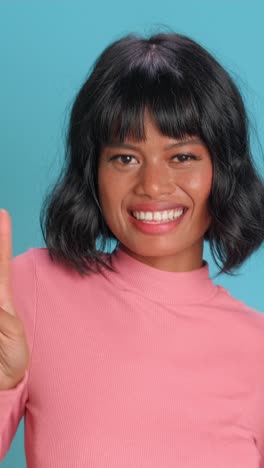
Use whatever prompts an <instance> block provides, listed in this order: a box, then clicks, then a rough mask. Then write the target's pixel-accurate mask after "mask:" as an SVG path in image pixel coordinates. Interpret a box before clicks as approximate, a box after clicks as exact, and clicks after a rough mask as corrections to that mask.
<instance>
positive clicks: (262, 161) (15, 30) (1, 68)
mask: <svg viewBox="0 0 264 468" xmlns="http://www.w3.org/2000/svg"><path fill="white" fill-rule="evenodd" d="M263 5H264V4H263V2H262V1H261V0H260V1H242V0H233V1H232V0H229V1H224V0H221V1H205V0H200V1H185V2H183V1H182V0H181V1H176V0H163V1H162V2H157V3H156V4H155V3H154V2H153V1H150V0H145V1H142V0H133V1H132V2H128V1H118V0H112V1H111V2H105V3H103V2H93V3H89V2H88V1H86V2H84V1H78V0H72V1H71V2H68V1H52V2H51V1H47V0H45V1H38V0H34V1H31V2H29V1H23V0H21V1H12V0H9V1H2V2H1V4H0V83H1V86H0V160H1V166H0V171H1V172H0V207H1V208H5V209H7V210H8V211H9V213H10V214H11V217H12V225H13V255H14V256H15V255H18V254H19V253H22V252H24V251H25V250H27V249H28V248H30V247H39V246H44V243H43V240H42V236H41V231H40V225H39V212H40V206H41V202H42V200H43V197H44V195H45V193H46V191H47V190H48V187H49V185H50V184H51V183H52V182H53V181H54V180H55V179H56V176H57V174H58V171H59V168H60V167H61V164H62V161H63V148H64V146H63V145H64V136H65V131H66V125H67V119H68V115H69V109H70V106H71V104H72V102H73V99H74V96H75V93H76V92H77V91H78V89H79V87H80V86H81V84H82V82H83V81H84V79H85V78H86V77H87V74H88V72H89V69H90V66H91V65H92V63H93V61H94V60H95V59H96V57H97V56H98V55H99V54H100V53H101V52H102V50H103V49H104V48H105V47H106V46H107V45H108V44H109V43H110V42H112V41H113V40H116V39H118V38H120V37H121V35H125V34H127V33H130V32H136V33H142V34H150V33H155V32H159V31H163V32H171V31H172V30H174V31H176V32H179V33H183V34H186V35H189V36H191V37H192V38H193V39H195V40H197V41H199V42H200V43H201V44H202V45H203V46H205V47H206V48H207V49H208V50H209V51H210V52H211V53H213V54H214V55H215V56H216V58H217V59H218V60H220V62H221V63H222V64H223V65H224V66H225V67H226V68H227V69H228V71H229V72H230V73H231V75H232V76H233V78H234V79H235V81H236V83H237V85H238V86H239V89H240V91H241V92H242V95H243V96H244V99H245V102H246V105H247V108H248V112H249V117H250V120H251V123H252V145H253V149H254V157H255V159H256V161H257V164H258V167H259V170H260V172H261V173H262V174H263V171H264V158H263V155H262V153H261V145H262V146H264V145H263V143H264V142H263V139H264V138H263V127H264V91H263V83H264V64H263V45H264V28H263V14H264V6H263ZM255 130H256V131H257V133H258V135H259V139H257V137H256V131H255ZM204 258H206V259H207V260H208V262H209V266H210V273H211V275H213V274H214V273H216V272H217V268H216V266H215V264H214V263H213V259H212V257H211V255H210V252H209V248H208V246H207V245H205V251H204ZM263 261H264V251H263V248H262V249H260V250H259V251H257V252H256V253H255V254H254V255H253V256H252V257H251V258H250V259H249V260H248V261H247V262H246V263H245V264H244V265H243V267H242V268H241V269H240V270H239V272H238V273H239V276H237V277H234V278H232V277H228V276H226V275H224V276H223V275H222V276H220V277H219V278H217V280H216V281H215V282H216V283H217V284H221V285H223V286H225V287H226V288H227V289H229V291H230V292H231V293H232V294H233V295H234V296H235V297H237V298H239V299H240V300H242V301H244V302H245V303H247V304H248V305H250V306H252V307H254V308H256V309H258V310H260V311H261V312H264V296H263V286H262V284H263V279H262V278H263ZM0 417H1V415H0ZM25 466H26V465H25V456H24V440H23V420H22V421H21V423H20V425H19V428H18V431H17V434H16V436H15V438H14V440H13V442H12V445H11V448H10V450H9V452H8V454H7V455H6V457H5V460H4V461H3V462H2V463H1V467H3V468H7V467H10V468H11V467H12V468H14V467H19V468H24V467H25ZM36 468H37V467H36Z"/></svg>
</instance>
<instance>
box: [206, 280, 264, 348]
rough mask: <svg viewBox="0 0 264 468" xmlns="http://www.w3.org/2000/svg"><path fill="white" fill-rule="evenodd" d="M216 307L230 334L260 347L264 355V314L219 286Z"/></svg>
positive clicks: (215, 301) (215, 300)
mask: <svg viewBox="0 0 264 468" xmlns="http://www.w3.org/2000/svg"><path fill="white" fill-rule="evenodd" d="M214 307H216V308H217V309H218V311H219V313H218V317H220V320H221V317H222V321H223V323H226V326H227V327H228V330H229V332H233V334H234V337H235V336H237V338H239V337H241V338H243V339H245V341H246V342H251V343H252V344H253V345H254V344H255V345H256V346H257V347H259V346H260V347H261V348H262V352H263V353H264V313H263V312H261V311H260V310H257V309H255V308H254V307H252V306H250V305H249V304H246V303H245V302H243V301H242V300H240V299H239V298H237V297H234V296H233V295H232V294H231V293H230V292H229V291H228V290H227V289H226V288H224V287H223V286H218V294H217V295H216V297H215V299H214ZM242 341H243V340H242ZM241 344H242V343H241ZM263 355H264V354H263Z"/></svg>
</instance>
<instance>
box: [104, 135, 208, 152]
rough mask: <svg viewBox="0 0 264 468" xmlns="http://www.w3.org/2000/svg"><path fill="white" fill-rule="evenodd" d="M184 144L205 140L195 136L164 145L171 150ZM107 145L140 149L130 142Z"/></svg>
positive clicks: (200, 142) (198, 143)
mask: <svg viewBox="0 0 264 468" xmlns="http://www.w3.org/2000/svg"><path fill="white" fill-rule="evenodd" d="M184 145H203V142H202V140H201V139H200V138H194V139H192V140H190V139H188V140H181V141H179V142H177V143H172V144H171V145H167V146H164V148H163V149H164V150H169V149H171V148H175V147H178V146H184ZM106 146H108V147H109V148H126V149H132V150H138V147H137V146H134V145H130V144H128V143H108V144H107V145H106Z"/></svg>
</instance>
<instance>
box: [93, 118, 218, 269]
mask: <svg viewBox="0 0 264 468" xmlns="http://www.w3.org/2000/svg"><path fill="white" fill-rule="evenodd" d="M145 132H146V141H140V142H139V141H135V140H132V139H130V138H129V139H126V140H125V142H124V144H123V145H122V144H116V145H109V146H105V147H104V148H103V149H102V151H101V154H100V157H99V166H98V184H99V200H100V204H101V207H102V211H103V216H104V219H105V222H106V223H107V225H108V227H109V228H110V230H111V231H112V233H113V234H114V235H115V237H116V238H117V239H118V240H119V241H120V243H121V247H122V248H123V249H124V250H126V252H127V253H128V254H130V255H131V256H132V257H135V258H136V259H138V260H139V261H141V262H143V263H146V264H149V265H151V266H153V267H156V268H158V269H161V270H166V271H191V270H193V269H197V268H200V267H201V266H202V259H203V236H204V234H205V232H206V231H207V229H208V227H209V225H210V221H211V220H210V216H209V213H208V209H207V204H208V197H209V194H210V190H211V185H212V175H213V174H212V172H213V171H212V162H211V157H210V154H209V151H208V149H207V148H206V146H205V145H204V144H203V143H202V141H200V140H199V139H198V138H196V137H187V141H183V140H175V139H174V138H169V137H167V136H164V135H162V134H161V133H160V132H159V130H158V129H157V127H156V126H155V124H154V123H153V122H152V120H151V118H150V116H149V114H148V113H146V114H145ZM187 154H188V155H189V156H188V155H187ZM182 209H184V211H183V214H181V213H182ZM175 210H176V211H175ZM132 211H133V213H134V214H135V215H137V216H139V217H141V218H142V216H143V215H146V213H147V212H149V215H147V219H139V220H137V219H135V218H134V217H133V215H132V214H131V213H132ZM168 211H169V212H170V214H171V215H173V216H174V217H175V218H176V219H174V220H171V219H163V216H165V215H166V214H168ZM135 212H136V213H135ZM153 212H154V213H155V217H154V219H153V218H152V220H150V219H148V218H150V217H151V215H152V214H153ZM163 213H164V214H163ZM160 218H161V219H160Z"/></svg>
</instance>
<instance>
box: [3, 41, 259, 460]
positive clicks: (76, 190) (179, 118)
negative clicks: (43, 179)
mask: <svg viewBox="0 0 264 468" xmlns="http://www.w3.org/2000/svg"><path fill="white" fill-rule="evenodd" d="M66 156H67V158H66V165H65V167H64V168H63V171H62V173H61V176H60V178H59V180H58V181H57V183H56V185H55V187H54V189H53V190H52V192H51V193H50V195H49V196H48V197H47V199H46V200H45V202H44V205H43V209H42V213H41V227H42V232H43V235H44V239H45V242H46V245H47V248H37V249H35V248H34V249H29V250H28V251H27V252H25V253H23V254H21V255H19V256H17V257H16V258H14V259H13V260H12V261H11V262H10V257H11V240H10V239H11V227H10V218H9V216H8V214H7V213H4V215H3V220H2V221H1V233H2V234H1V238H2V241H1V242H2V245H1V255H2V264H1V307H2V308H1V315H0V329H1V330H2V333H1V342H0V343H1V347H0V349H1V353H0V363H1V367H0V372H1V374H0V375H1V380H0V385H1V388H2V391H1V393H0V414H1V418H0V442H1V443H0V459H3V457H4V456H5V454H6V453H7V451H8V449H9V447H10V444H11V441H12V438H13V436H14V434H15V431H16V428H17V425H18V422H19V420H20V419H21V417H22V416H23V415H25V449H26V459H27V466H28V468H33V467H34V468H36V467H37V468H44V467H45V468H48V467H53V468H54V467H57V466H58V467H59V466H60V467H62V466H63V467H64V468H67V467H73V466H74V467H78V468H81V467H88V466H89V467H90V466H91V467H96V468H99V467H100V468H103V467H104V468H105V467H111V468H114V467H115V468H117V467H118V468H121V467H122V468H124V467H126V468H132V467H133V468H135V467H142V468H143V467H144V468H147V467H151V468H154V467H155V468H156V467H157V468H161V467H162V468H164V467H166V468H175V467H176V466H177V467H182V468H186V467H194V466H195V467H196V468H198V467H199V468H205V467H207V466H208V467H209V466H210V467H212V466H214V468H216V467H217V468H218V467H219V468H220V467H221V468H226V467H229V466H230V467H231V466H232V468H234V467H235V466H239V468H257V467H264V418H263V407H264V376H263V375H264V373H263V356H264V339H263V337H264V320H263V315H262V314H261V313H260V312H259V311H257V310H255V309H252V308H250V307H249V306H247V305H246V304H243V303H242V302H241V301H239V300H238V299H235V298H233V297H232V296H231V295H230V294H229V292H228V291H227V290H226V289H225V288H223V287H221V286H218V285H215V284H214V283H213V282H212V280H211V278H210V276H209V268H208V264H207V262H206V261H205V260H204V259H203V244H204V241H207V242H209V245H210V248H211V251H212V254H213V257H214V259H215V261H216V263H217V265H218V267H219V274H220V273H223V272H224V273H228V274H233V271H234V270H236V269H237V268H238V267H240V266H241V265H242V264H243V262H245V260H246V259H247V258H248V257H249V256H250V255H251V254H252V253H253V252H254V251H256V250H257V249H258V248H259V247H260V246H261V244H262V243H263V240H264V210H263V206H264V184H263V180H262V179H261V177H260V175H258V173H257V170H256V168H255V167H254V162H253V159H252V157H251V153H250V145H249V136H248V126H247V117H246V112H245V108H244V104H243V101H242V98H241V96H240V94H239V91H238V90H237V88H236V86H235V84H234V83H233V81H232V79H231V78H230V76H229V75H228V73H227V72H226V71H225V70H224V69H223V68H222V66H221V65H220V64H219V63H218V62H217V61H216V60H215V59H214V58H213V57H212V56H211V55H210V54H209V53H208V52H207V51H206V50H205V49H204V48H202V47H201V46H200V45H199V44H197V43H196V42H194V41H193V40H191V39H189V38H187V37H185V36H182V35H178V34H157V35H155V36H152V37H150V38H148V39H144V38H141V37H138V36H133V35H130V36H127V37H124V38H122V39H120V40H118V41H116V42H114V43H113V44H111V45H110V46H109V47H107V48H106V50H105V51H103V53H102V54H101V56H100V57H99V58H98V60H97V61H96V63H95V65H94V68H93V70H92V72H91V74H90V76H89V77H88V79H87V81H86V82H85V83H84V85H83V86H82V88H81V90H80V92H79V93H78V95H77V97H76V99H75V102H74V105H73V108H72V112H71V119H70V124H69V133H68V144H67V153H66ZM109 240H110V241H115V242H116V245H115V247H114V249H113V251H112V253H109V252H107V249H106V247H107V243H108V241H109ZM98 241H99V242H98Z"/></svg>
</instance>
